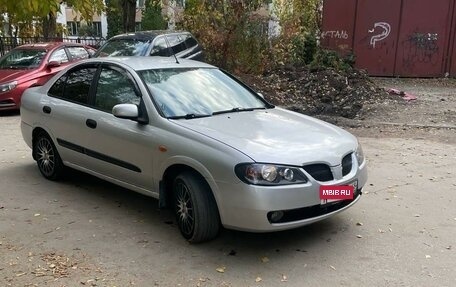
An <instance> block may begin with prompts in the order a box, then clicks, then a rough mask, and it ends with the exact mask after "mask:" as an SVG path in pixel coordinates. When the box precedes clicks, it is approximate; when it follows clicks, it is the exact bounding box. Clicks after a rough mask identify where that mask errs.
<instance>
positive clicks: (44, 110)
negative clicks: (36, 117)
mask: <svg viewBox="0 0 456 287" xmlns="http://www.w3.org/2000/svg"><path fill="white" fill-rule="evenodd" d="M43 113H45V114H50V113H51V107H49V106H44V107H43Z"/></svg>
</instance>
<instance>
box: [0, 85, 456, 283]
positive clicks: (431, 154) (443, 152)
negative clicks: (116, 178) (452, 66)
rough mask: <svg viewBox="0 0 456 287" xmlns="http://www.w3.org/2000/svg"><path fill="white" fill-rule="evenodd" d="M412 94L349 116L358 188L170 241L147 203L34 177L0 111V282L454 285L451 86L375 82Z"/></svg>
mask: <svg viewBox="0 0 456 287" xmlns="http://www.w3.org/2000/svg"><path fill="white" fill-rule="evenodd" d="M375 82H377V83H378V84H379V85H380V86H383V87H387V88H398V89H401V90H404V91H407V92H410V93H413V94H415V95H416V96H417V97H418V99H417V100H416V101H414V102H409V103H407V102H405V101H403V100H400V101H397V102H395V104H394V105H393V104H391V102H389V101H388V102H385V103H384V104H382V103H381V101H380V103H377V102H376V103H375V104H373V105H372V106H371V107H369V109H366V110H367V112H366V113H365V114H363V115H361V116H360V117H358V118H355V119H351V120H348V119H345V118H326V119H327V120H329V121H331V122H335V123H338V124H339V125H342V126H343V127H345V128H346V129H348V130H350V131H351V132H353V133H354V134H356V135H357V136H358V137H359V139H360V142H361V143H362V144H363V147H364V150H365V153H366V156H367V158H368V165H369V181H368V184H367V186H365V188H364V195H363V198H362V199H361V200H360V202H359V203H358V204H356V205H355V206H353V207H352V208H351V209H349V210H347V211H346V212H343V213H341V214H339V215H337V216H335V217H333V218H331V219H329V220H325V221H323V222H320V223H316V224H313V225H311V226H307V227H304V228H300V229H296V230H291V231H286V232H279V233H269V234H252V233H244V232H236V231H229V230H223V231H222V233H221V234H220V236H219V237H218V238H217V239H216V240H214V241H211V242H208V243H204V244H198V245H191V244H188V243H187V242H186V241H184V240H183V239H182V237H181V236H180V234H179V231H178V229H177V226H176V225H175V223H174V219H173V216H172V214H171V213H170V212H169V211H166V210H165V211H163V210H159V209H158V205H157V201H156V200H154V199H150V198H146V197H144V196H142V195H139V194H136V193H133V192H131V191H128V190H125V189H123V188H120V187H117V186H114V185H112V184H109V183H106V182H103V181H101V180H99V179H97V178H94V177H92V176H88V175H85V174H81V173H79V172H71V174H70V175H69V176H68V177H67V179H65V180H63V181H61V182H51V181H47V180H45V179H44V178H43V177H42V176H41V175H40V174H39V171H38V169H37V167H36V164H35V163H34V162H33V160H32V159H31V155H30V154H31V152H30V149H29V148H28V147H27V146H26V145H25V143H24V142H23V140H22V137H21V134H20V130H19V122H20V116H19V115H17V114H14V113H2V115H1V116H0V130H1V131H2V134H1V136H0V286H14V287H16V286H56V287H63V286H70V287H73V286H146V287H148V286H456V276H455V274H456V264H455V262H456V241H455V234H456V209H455V208H454V206H455V203H456V192H455V190H456V180H455V175H456V92H455V91H456V89H455V88H456V82H455V81H454V80H447V79H443V80H412V79H410V80H407V79H406V80H398V79H375Z"/></svg>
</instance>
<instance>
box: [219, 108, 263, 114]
mask: <svg viewBox="0 0 456 287" xmlns="http://www.w3.org/2000/svg"><path fill="white" fill-rule="evenodd" d="M264 109H266V108H232V109H229V110H223V111H217V112H213V113H212V115H220V114H228V113H237V112H251V111H254V110H264Z"/></svg>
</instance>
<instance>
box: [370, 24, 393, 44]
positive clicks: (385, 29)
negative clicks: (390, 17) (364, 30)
mask: <svg viewBox="0 0 456 287" xmlns="http://www.w3.org/2000/svg"><path fill="white" fill-rule="evenodd" d="M377 28H381V31H380V32H379V33H377V34H375V35H373V36H372V37H371V39H370V44H371V46H372V47H373V48H374V49H375V45H376V43H377V42H380V41H382V40H385V39H386V38H388V36H389V34H390V33H391V25H390V24H389V23H386V22H376V23H374V28H373V29H370V30H368V32H369V34H372V33H374V32H375V31H376V30H378V29H377Z"/></svg>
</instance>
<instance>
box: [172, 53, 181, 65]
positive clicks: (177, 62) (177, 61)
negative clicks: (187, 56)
mask: <svg viewBox="0 0 456 287" xmlns="http://www.w3.org/2000/svg"><path fill="white" fill-rule="evenodd" d="M173 56H174V59H176V64H180V63H179V60H178V59H177V57H176V54H175V53H174V52H173Z"/></svg>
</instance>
